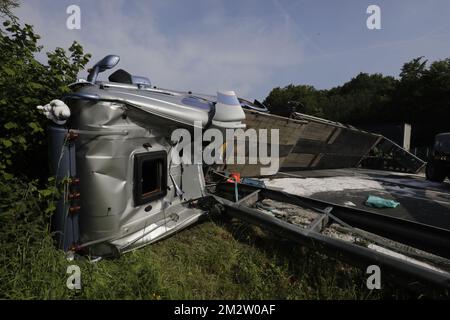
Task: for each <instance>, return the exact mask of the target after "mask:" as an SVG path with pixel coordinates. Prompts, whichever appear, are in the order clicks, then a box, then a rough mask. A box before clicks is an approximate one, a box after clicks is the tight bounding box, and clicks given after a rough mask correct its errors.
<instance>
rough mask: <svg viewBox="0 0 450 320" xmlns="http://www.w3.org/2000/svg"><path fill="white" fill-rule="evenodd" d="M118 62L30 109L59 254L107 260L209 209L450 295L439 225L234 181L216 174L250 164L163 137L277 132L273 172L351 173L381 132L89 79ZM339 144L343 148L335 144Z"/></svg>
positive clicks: (233, 99)
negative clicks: (42, 139) (45, 133)
mask: <svg viewBox="0 0 450 320" xmlns="http://www.w3.org/2000/svg"><path fill="white" fill-rule="evenodd" d="M118 62H119V57H118V56H112V55H111V56H107V57H105V58H104V59H103V60H101V61H100V62H98V63H97V64H96V65H95V66H94V67H93V68H92V69H91V71H90V74H89V77H88V79H87V80H80V81H77V82H76V83H74V84H72V85H71V89H72V92H71V93H70V94H67V95H66V96H64V97H62V98H61V100H55V101H52V102H51V103H50V104H48V105H46V106H43V107H41V106H40V107H38V108H39V109H40V110H41V111H42V112H43V113H44V114H45V115H46V116H47V117H48V118H49V119H51V120H53V124H52V125H51V126H50V127H49V134H50V151H51V152H50V154H51V166H52V170H53V172H54V174H55V175H56V177H57V180H58V181H59V182H60V184H61V185H62V187H63V194H62V197H61V199H60V201H59V202H58V206H57V211H56V214H55V215H54V217H53V230H54V231H55V236H56V241H57V243H58V246H59V247H60V248H62V249H64V250H66V251H68V250H71V251H76V252H81V253H88V254H90V255H95V256H109V255H118V254H120V253H123V252H127V251H130V250H133V249H136V248H139V247H141V246H144V245H146V244H149V243H152V242H155V241H158V240H160V239H162V238H164V237H167V236H169V235H171V234H173V233H174V232H177V231H179V230H181V229H183V228H185V227H187V226H189V225H191V224H192V223H195V222H196V221H197V220H198V219H199V218H200V217H201V216H203V215H205V214H208V213H210V212H213V211H214V212H220V213H224V214H229V215H232V216H234V217H236V218H239V219H243V220H244V221H247V222H249V223H252V224H256V225H259V226H261V227H264V228H267V229H269V230H271V231H274V232H276V233H278V234H280V235H281V236H284V237H287V238H289V239H291V240H294V241H298V242H300V243H302V244H306V245H313V246H314V247H315V248H317V249H319V250H322V249H323V250H325V251H327V252H328V253H331V254H336V255H338V256H340V255H344V256H345V257H347V258H348V257H350V260H351V261H353V262H356V261H358V262H361V261H362V262H363V263H366V264H367V263H374V264H378V265H380V266H382V267H386V268H387V269H388V270H389V271H391V272H392V273H393V274H399V275H402V276H403V277H406V283H408V284H414V286H416V285H417V284H426V285H430V284H431V285H432V286H437V287H441V288H445V289H448V288H450V273H449V271H450V260H449V259H450V247H449V243H450V232H449V231H448V230H444V229H439V228H436V227H432V226H427V225H423V224H418V223H413V222H408V221H403V220H400V219H394V218H389V217H386V216H378V215H375V214H373V213H370V212H364V211H362V210H359V209H351V208H344V207H341V206H336V205H333V204H328V203H323V202H320V201H317V200H312V199H308V198H300V197H298V196H292V195H289V194H285V193H283V192H280V191H274V190H270V189H266V188H265V187H264V186H263V185H258V184H253V185H248V184H246V183H240V182H239V179H237V178H233V177H232V178H229V176H228V175H227V173H226V172H227V171H237V172H239V173H241V175H242V176H248V177H250V176H251V177H257V176H259V175H260V174H259V173H260V172H261V171H260V170H259V169H260V167H261V165H260V164H253V165H251V164H231V165H228V164H226V162H225V164H217V165H205V164H204V163H195V162H194V163H188V162H186V161H184V159H185V155H184V154H182V153H181V152H180V151H179V148H178V147H179V145H180V144H183V143H186V141H183V139H179V138H176V139H174V135H173V132H174V131H175V130H177V129H180V128H183V129H185V130H187V131H189V132H193V133H194V134H193V135H192V136H193V137H194V141H193V143H194V144H195V143H196V141H195V139H201V136H200V137H199V136H198V135H196V134H195V130H200V132H202V131H204V130H206V129H208V128H214V129H215V130H218V131H225V130H239V129H243V128H245V127H247V128H254V129H270V128H277V129H280V135H279V141H278V142H277V148H278V149H279V153H278V158H279V164H280V166H281V168H282V169H283V170H285V169H287V170H289V169H292V168H302V169H308V168H327V166H331V167H332V166H333V165H336V163H334V162H333V161H332V159H333V157H332V156H333V154H337V153H339V154H338V155H337V158H336V159H340V161H341V162H339V163H340V164H339V166H350V167H351V166H357V165H358V164H359V163H360V161H361V160H362V159H363V157H364V156H365V155H366V154H368V152H369V151H370V150H371V149H373V147H374V146H377V145H379V143H380V142H382V141H383V137H381V136H378V135H372V134H370V133H366V132H362V131H360V130H357V129H355V128H352V127H347V126H344V125H341V124H338V123H332V122H327V121H326V120H323V119H318V118H311V117H309V116H306V115H301V114H297V115H296V117H294V118H293V119H288V118H283V117H278V116H273V115H270V114H268V113H267V112H266V111H267V110H265V108H264V106H263V105H262V104H260V103H258V102H257V101H255V102H254V103H251V102H249V101H247V100H244V99H241V98H238V97H237V96H236V95H235V94H234V92H232V91H225V92H218V93H217V95H215V96H211V95H201V94H193V93H191V92H179V91H174V90H165V89H159V88H156V87H152V86H151V83H150V80H149V79H147V78H144V77H137V76H133V75H131V74H129V73H128V72H126V71H124V70H118V71H116V72H114V73H112V74H111V75H110V76H109V81H107V82H105V81H98V80H97V77H98V74H99V73H100V72H102V71H105V70H107V69H111V68H114V67H115V66H116V65H117V63H118ZM320 128H322V129H323V128H324V130H319V129H320ZM355 137H358V139H359V141H360V143H356V141H358V140H357V139H356V138H355ZM237 139H238V138H237ZM349 139H350V140H351V141H352V143H353V145H354V147H352V148H350V149H345V148H344V149H342V148H341V147H342V146H344V147H345V142H346V141H349ZM259 143H261V142H259ZM271 144H273V143H272V142H271ZM197 145H198V144H197ZM361 145H363V147H361ZM200 146H203V145H202V144H201V142H200ZM314 146H315V147H314ZM272 147H273V146H272ZM224 148H225V146H224ZM193 149H195V147H194V148H193ZM183 150H185V149H183ZM346 150H347V151H346ZM183 152H184V151H183ZM192 152H194V151H192ZM227 156H228V155H227ZM406 158H407V156H406ZM413 162H414V161H413ZM414 165H415V167H414V170H417V169H418V167H421V166H422V165H423V164H421V163H415V164H414ZM206 181H208V184H207V183H206ZM293 206H294V207H293Z"/></svg>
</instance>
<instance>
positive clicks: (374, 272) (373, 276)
mask: <svg viewBox="0 0 450 320" xmlns="http://www.w3.org/2000/svg"><path fill="white" fill-rule="evenodd" d="M366 273H367V274H370V276H369V277H368V278H367V281H366V285H367V289H369V290H373V289H381V269H380V267H379V266H377V265H375V264H373V265H370V266H368V267H367V270H366Z"/></svg>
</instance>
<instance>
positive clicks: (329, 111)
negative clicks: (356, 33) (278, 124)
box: [264, 57, 450, 145]
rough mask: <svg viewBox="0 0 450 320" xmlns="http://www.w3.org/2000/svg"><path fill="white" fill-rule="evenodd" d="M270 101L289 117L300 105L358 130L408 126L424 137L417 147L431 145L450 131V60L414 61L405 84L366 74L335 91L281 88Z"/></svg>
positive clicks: (405, 74)
mask: <svg viewBox="0 0 450 320" xmlns="http://www.w3.org/2000/svg"><path fill="white" fill-rule="evenodd" d="M264 102H265V104H266V105H267V106H268V107H269V109H270V110H271V112H272V113H275V114H279V115H284V116H289V114H290V113H291V112H292V105H293V103H294V104H295V103H296V104H297V106H299V108H298V111H299V112H302V113H306V114H310V115H314V116H318V117H323V118H326V119H330V120H334V121H339V122H342V123H349V124H353V125H358V124H364V123H370V124H380V123H386V122H390V123H401V122H408V123H411V124H412V125H413V130H414V129H417V130H418V132H420V134H417V135H416V136H415V137H413V138H414V139H415V140H416V143H417V144H418V145H426V144H429V143H431V142H432V140H433V137H434V135H435V134H436V133H439V132H444V131H449V130H450V123H449V122H448V119H449V118H450V59H445V60H441V61H435V62H433V63H431V64H428V62H427V61H426V60H424V59H423V57H419V58H416V59H413V60H411V61H410V62H407V63H405V64H404V65H403V67H402V69H401V73H400V77H399V79H395V78H393V77H389V76H383V75H381V74H372V75H369V74H366V73H360V74H359V75H357V76H356V77H355V78H353V79H351V80H350V81H348V82H347V83H345V84H344V85H342V86H339V87H336V88H332V89H330V90H316V89H315V88H314V87H311V86H305V85H297V86H294V85H289V86H287V87H284V88H275V89H273V90H272V91H271V92H270V94H269V95H268V97H267V98H266V99H265V101H264ZM419 138H421V139H419Z"/></svg>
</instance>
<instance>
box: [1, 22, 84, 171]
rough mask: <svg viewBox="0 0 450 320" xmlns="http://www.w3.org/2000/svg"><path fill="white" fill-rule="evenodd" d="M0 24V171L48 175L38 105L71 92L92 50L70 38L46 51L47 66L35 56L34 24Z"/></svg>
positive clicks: (43, 119)
mask: <svg viewBox="0 0 450 320" xmlns="http://www.w3.org/2000/svg"><path fill="white" fill-rule="evenodd" d="M3 25H4V29H0V87H1V88H2V90H1V92H0V110H1V113H0V137H1V138H0V139H1V140H0V154H1V155H2V157H1V158H0V175H2V174H4V173H5V172H8V173H12V174H14V175H20V176H22V177H27V178H34V177H39V178H45V177H46V176H48V171H47V167H48V166H47V161H46V154H47V151H46V142H47V139H46V135H45V125H46V119H45V117H43V116H42V115H41V114H39V112H38V111H37V109H36V106H37V105H39V104H43V103H48V102H50V101H51V100H53V99H56V98H59V97H61V95H63V94H64V93H67V92H68V91H69V88H68V87H67V85H68V84H69V83H71V82H73V81H75V80H76V77H77V74H78V73H79V72H80V70H82V69H83V68H84V66H85V65H86V63H87V62H88V60H89V57H90V55H87V54H84V53H83V49H82V47H81V45H80V44H78V43H77V42H74V43H73V44H72V45H71V46H70V48H69V49H68V54H67V53H66V51H65V50H64V49H62V48H56V50H55V51H53V52H49V53H47V57H48V65H45V64H42V63H41V62H39V61H38V60H37V59H36V56H37V55H38V54H39V53H40V52H41V50H42V47H41V46H39V44H38V40H39V38H40V37H39V36H38V35H37V34H35V33H34V31H33V28H32V26H30V25H27V24H25V25H24V26H21V25H20V24H19V22H17V21H15V20H13V21H6V22H4V24H3Z"/></svg>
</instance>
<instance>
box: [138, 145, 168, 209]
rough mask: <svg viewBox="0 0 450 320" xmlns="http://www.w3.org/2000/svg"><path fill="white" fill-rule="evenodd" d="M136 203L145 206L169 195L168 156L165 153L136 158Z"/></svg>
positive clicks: (159, 152) (151, 153) (140, 155)
mask: <svg viewBox="0 0 450 320" xmlns="http://www.w3.org/2000/svg"><path fill="white" fill-rule="evenodd" d="M134 179H135V180H134V202H135V205H143V204H146V203H148V202H151V201H154V200H156V199H159V198H162V197H164V196H165V195H166V193H167V154H166V152H165V151H157V152H149V153H141V154H137V155H136V156H135V175H134Z"/></svg>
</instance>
